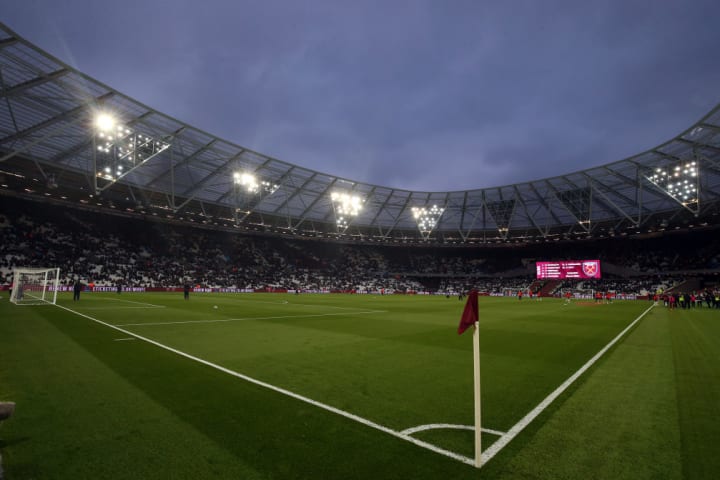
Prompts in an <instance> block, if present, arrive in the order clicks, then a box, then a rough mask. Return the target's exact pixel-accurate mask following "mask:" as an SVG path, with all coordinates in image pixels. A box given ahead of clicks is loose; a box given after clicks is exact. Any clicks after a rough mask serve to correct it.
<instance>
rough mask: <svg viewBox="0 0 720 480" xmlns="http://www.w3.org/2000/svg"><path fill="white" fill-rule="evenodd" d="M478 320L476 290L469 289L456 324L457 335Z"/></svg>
mask: <svg viewBox="0 0 720 480" xmlns="http://www.w3.org/2000/svg"><path fill="white" fill-rule="evenodd" d="M477 321H478V292H477V290H471V291H470V294H469V295H468V299H467V302H466V303H465V310H463V314H462V317H461V318H460V325H458V335H462V334H463V333H464V332H465V330H467V329H468V328H470V327H471V326H473V325H475V322H477Z"/></svg>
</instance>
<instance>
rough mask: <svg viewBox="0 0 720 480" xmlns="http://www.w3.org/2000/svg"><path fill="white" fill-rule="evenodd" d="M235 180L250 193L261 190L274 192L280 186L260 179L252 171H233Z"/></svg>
mask: <svg viewBox="0 0 720 480" xmlns="http://www.w3.org/2000/svg"><path fill="white" fill-rule="evenodd" d="M233 182H235V184H236V185H241V186H243V187H245V190H246V191H247V192H248V193H259V192H260V191H263V192H266V193H274V192H275V190H277V189H278V188H280V185H277V184H275V183H272V182H269V181H267V180H262V181H258V178H257V177H256V176H255V175H253V174H252V173H241V172H235V173H233Z"/></svg>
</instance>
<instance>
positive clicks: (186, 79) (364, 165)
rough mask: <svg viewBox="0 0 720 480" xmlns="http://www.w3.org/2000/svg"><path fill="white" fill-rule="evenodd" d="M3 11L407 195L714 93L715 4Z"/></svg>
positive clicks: (296, 151)
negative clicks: (403, 189) (409, 191)
mask: <svg viewBox="0 0 720 480" xmlns="http://www.w3.org/2000/svg"><path fill="white" fill-rule="evenodd" d="M3 10H4V11H3V21H4V22H6V23H7V24H8V25H9V26H10V27H11V28H13V29H15V30H16V31H17V32H18V33H19V34H20V35H23V36H25V37H27V38H28V39H30V40H31V41H33V42H35V43H37V44H38V45H39V46H40V47H41V48H44V49H47V50H49V51H50V52H51V53H53V54H55V55H56V56H58V57H60V58H61V59H62V60H64V61H66V62H68V63H70V64H72V65H73V66H76V67H77V68H79V69H80V70H82V71H84V72H86V73H88V74H90V75H91V76H94V77H96V78H98V79H100V80H101V81H103V82H105V83H108V84H109V85H111V86H112V87H114V88H116V89H118V90H120V91H122V92H124V93H127V94H128V95H130V96H132V97H134V98H137V99H138V100H140V101H142V102H144V103H146V104H148V105H150V106H152V107H154V108H156V109H158V110H160V111H163V112H165V113H168V114H170V115H172V116H175V117H177V118H179V119H181V120H183V121H186V122H188V123H190V124H192V125H195V126H197V127H199V128H202V129H204V130H207V131H210V132H212V133H214V134H217V135H219V136H221V137H223V138H226V139H228V140H231V141H233V142H236V143H238V144H241V145H244V146H247V147H250V148H253V149H255V150H258V151H260V152H263V153H266V154H268V155H272V156H275V157H277V158H280V159H282V160H285V161H288V162H291V163H296V164H299V165H302V166H305V167H309V168H313V169H317V170H320V171H323V172H327V173H331V174H334V175H338V176H342V177H346V178H351V179H353V180H359V181H366V182H370V183H378V184H382V185H388V186H394V187H399V188H406V189H416V190H430V191H442V190H458V189H466V188H476V187H486V186H494V185H502V184H508V183H514V182H518V181H524V180H529V179H533V178H539V177H546V176H551V175H556V174H562V173H565V172H568V171H575V170H579V169H582V168H586V167H589V166H593V165H599V164H602V163H608V162H611V161H615V160H619V159H621V158H625V157H627V156H630V155H633V154H635V153H639V152H641V151H644V150H646V149H648V148H651V147H653V146H656V145H657V144H659V143H662V142H664V141H666V140H668V139H670V138H672V137H673V136H674V135H676V134H678V133H679V132H681V131H682V130H684V129H685V128H686V127H688V126H689V125H690V124H691V123H693V122H694V121H695V120H697V119H698V118H700V117H701V116H702V115H703V114H704V113H706V112H707V111H709V110H710V109H711V108H712V107H713V106H714V105H715V104H716V103H717V102H718V101H719V100H720V87H719V85H720V64H718V62H717V59H716V58H714V57H715V56H714V52H715V50H716V49H717V46H718V45H720V30H718V29H717V28H716V25H715V23H716V22H714V20H715V19H716V18H718V16H719V15H720V3H719V2H717V1H690V2H688V1H663V2H658V1H652V0H650V1H628V0H623V1H609V2H592V3H588V2H575V1H554V2H536V1H502V2H500V1H498V2H476V1H453V2H431V1H422V0H413V1H394V2H380V1H363V2H357V1H353V2H350V1H339V0H337V1H313V2H290V1H284V2H276V1H255V2H251V1H242V2H240V1H219V0H217V1H206V2H202V3H198V2H191V1H188V0H184V1H180V0H178V1H169V0H168V1H147V2H144V1H138V0H135V1H125V2H115V3H110V2H91V1H70V0H65V1H57V0H56V1H51V0H36V1H25V2H14V3H13V5H10V6H6V7H5V8H4V9H3Z"/></svg>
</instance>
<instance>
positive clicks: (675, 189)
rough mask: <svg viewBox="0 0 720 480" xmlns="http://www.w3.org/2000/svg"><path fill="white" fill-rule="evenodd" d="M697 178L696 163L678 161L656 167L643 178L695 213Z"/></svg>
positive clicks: (698, 175) (697, 200)
mask: <svg viewBox="0 0 720 480" xmlns="http://www.w3.org/2000/svg"><path fill="white" fill-rule="evenodd" d="M699 177H700V172H699V169H698V162H696V161H680V162H679V163H677V164H674V165H669V166H666V167H665V168H663V167H656V168H655V169H654V172H651V174H648V175H646V177H645V178H647V179H648V180H649V181H650V182H651V183H653V184H654V185H655V186H657V187H658V188H659V189H660V190H662V191H664V192H665V193H667V194H668V195H670V197H672V198H673V199H674V200H675V201H677V202H678V203H680V204H681V205H682V206H684V207H686V208H688V209H689V210H691V211H693V212H695V209H696V208H697V204H698V202H699V188H700V184H699V180H700V178H699ZM691 205H692V206H691Z"/></svg>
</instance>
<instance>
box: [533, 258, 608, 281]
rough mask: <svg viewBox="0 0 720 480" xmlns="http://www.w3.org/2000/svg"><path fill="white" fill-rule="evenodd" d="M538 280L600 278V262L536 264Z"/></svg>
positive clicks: (567, 261)
mask: <svg viewBox="0 0 720 480" xmlns="http://www.w3.org/2000/svg"><path fill="white" fill-rule="evenodd" d="M535 265H536V270H537V278H538V279H563V278H577V279H583V278H601V276H600V260H563V261H559V262H536V264H535Z"/></svg>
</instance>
